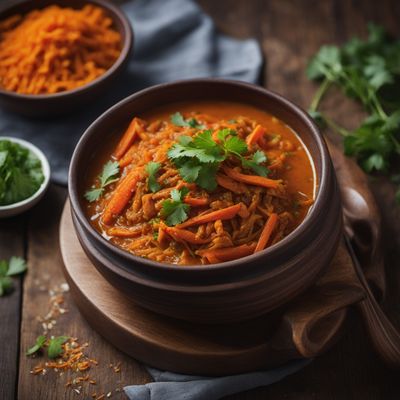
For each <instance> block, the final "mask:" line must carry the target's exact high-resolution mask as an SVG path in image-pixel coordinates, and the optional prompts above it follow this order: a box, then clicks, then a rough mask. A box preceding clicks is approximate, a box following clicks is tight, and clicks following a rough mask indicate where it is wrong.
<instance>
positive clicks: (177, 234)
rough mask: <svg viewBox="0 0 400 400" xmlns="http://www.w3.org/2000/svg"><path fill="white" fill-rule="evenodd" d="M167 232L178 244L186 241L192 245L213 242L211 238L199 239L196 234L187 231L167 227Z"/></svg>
mask: <svg viewBox="0 0 400 400" xmlns="http://www.w3.org/2000/svg"><path fill="white" fill-rule="evenodd" d="M165 231H166V232H167V233H168V235H170V236H171V237H172V238H173V239H174V240H176V241H177V242H181V241H184V242H188V243H192V244H205V243H209V242H210V241H211V238H208V239H201V238H199V237H197V236H196V234H195V233H193V232H190V231H188V230H186V229H178V228H172V227H166V228H165Z"/></svg>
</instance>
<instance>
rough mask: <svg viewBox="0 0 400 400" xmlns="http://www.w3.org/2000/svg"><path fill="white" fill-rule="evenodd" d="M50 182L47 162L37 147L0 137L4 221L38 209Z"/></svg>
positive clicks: (0, 215)
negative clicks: (38, 203) (37, 204)
mask: <svg viewBox="0 0 400 400" xmlns="http://www.w3.org/2000/svg"><path fill="white" fill-rule="evenodd" d="M49 182H50V166H49V163H48V161H47V158H46V157H45V155H44V154H43V153H42V151H41V150H39V149H38V148H37V147H36V146H34V145H33V144H31V143H29V142H27V141H25V140H22V139H17V138H13V137H6V136H0V218H4V217H11V216H13V215H17V214H20V213H22V212H24V211H26V210H28V209H29V208H31V207H32V206H34V205H35V204H36V203H37V202H38V201H39V200H40V199H41V197H42V196H43V194H44V193H45V191H46V189H47V187H48V186H49Z"/></svg>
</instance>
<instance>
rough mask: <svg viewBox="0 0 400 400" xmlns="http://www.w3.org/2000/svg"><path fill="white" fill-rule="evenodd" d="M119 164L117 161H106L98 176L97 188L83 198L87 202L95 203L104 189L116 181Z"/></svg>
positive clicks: (89, 191)
mask: <svg viewBox="0 0 400 400" xmlns="http://www.w3.org/2000/svg"><path fill="white" fill-rule="evenodd" d="M118 174H119V164H118V162H117V161H108V162H107V163H106V164H104V167H103V171H102V173H101V174H100V175H99V177H98V179H99V183H100V186H99V187H94V188H92V189H91V190H88V191H87V192H86V193H85V198H86V200H88V201H89V202H93V201H96V200H98V199H99V198H100V196H101V195H102V194H103V192H104V188H105V187H106V186H108V185H110V184H111V183H113V182H115V181H117V180H118Z"/></svg>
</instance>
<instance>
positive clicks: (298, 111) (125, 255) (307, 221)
mask: <svg viewBox="0 0 400 400" xmlns="http://www.w3.org/2000/svg"><path fill="white" fill-rule="evenodd" d="M213 83H216V84H219V85H222V86H223V85H227V86H232V85H233V86H236V87H237V88H239V89H243V90H249V91H255V92H258V93H259V94H261V95H263V96H267V97H268V98H269V99H270V101H274V102H278V103H280V104H281V105H282V106H283V108H286V110H288V111H290V112H291V113H292V114H294V115H295V116H296V117H297V118H299V119H301V120H302V122H303V123H304V124H305V125H306V126H307V128H308V129H309V131H310V132H311V133H312V137H313V140H314V142H315V144H316V145H317V146H316V147H317V149H318V153H319V155H320V159H321V174H320V180H319V184H318V187H317V190H316V198H315V202H314V204H313V206H312V207H311V209H310V211H309V212H308V214H307V215H306V217H305V218H304V220H303V221H302V222H301V223H300V225H299V226H297V227H296V228H295V229H294V230H293V231H292V232H291V233H290V234H289V235H288V236H286V237H285V238H283V239H282V240H280V241H279V242H277V243H275V244H274V245H272V246H270V247H268V248H266V249H264V250H262V251H260V252H257V253H255V254H251V255H249V256H246V257H241V258H238V259H235V260H232V261H225V262H221V263H218V264H207V265H201V264H196V265H190V267H188V268H182V266H178V265H175V264H168V263H161V262H157V261H153V260H150V259H146V258H143V257H139V256H135V255H134V254H132V253H129V252H128V251H125V250H123V249H121V248H119V247H117V246H116V245H114V244H112V243H111V242H109V241H108V240H106V239H105V238H104V237H103V236H102V235H101V234H100V233H99V232H98V231H97V230H95V229H94V228H93V226H92V225H91V224H90V222H89V220H88V219H87V217H86V215H85V212H84V211H83V209H82V207H81V203H80V200H79V195H78V193H77V181H78V178H77V175H78V174H77V173H75V172H74V171H75V170H76V169H77V168H76V164H77V162H78V160H79V154H80V153H81V151H82V148H83V147H84V146H85V144H86V142H87V141H88V140H89V139H90V138H91V136H92V135H93V134H94V132H96V130H97V129H98V128H99V127H100V126H101V124H102V122H103V120H106V119H108V118H109V116H110V115H112V114H113V113H114V112H116V111H117V110H118V109H119V108H120V107H123V106H124V105H126V104H129V103H130V102H132V101H134V100H136V99H138V98H140V97H143V96H147V95H148V94H151V93H153V92H157V91H158V90H163V89H168V88H171V87H177V86H184V85H192V84H197V85H202V84H213ZM239 102H240V101H239ZM310 156H311V154H310ZM330 165H331V164H330V156H329V153H328V149H327V146H326V144H325V141H324V139H323V138H322V135H321V133H320V131H319V129H318V127H317V126H316V124H315V123H314V121H313V120H312V119H311V117H310V116H309V115H308V114H307V113H306V112H305V111H304V110H303V109H302V108H300V107H299V106H297V105H295V104H294V103H293V102H291V101H290V100H288V99H286V98H285V97H283V96H281V95H280V94H278V93H275V92H274V91H271V90H268V89H265V88H264V87H261V86H258V85H255V84H251V83H247V82H242V81H237V80H229V79H221V78H195V79H183V80H178V81H173V82H168V83H162V84H158V85H154V86H151V87H149V88H146V89H143V90H141V91H138V92H136V93H134V94H132V95H130V96H128V97H126V98H125V99H123V100H121V101H119V102H118V103H116V104H115V105H114V106H112V107H110V108H109V109H108V110H106V111H105V112H104V113H103V114H102V115H100V116H99V117H98V118H97V119H96V120H95V121H94V122H93V123H92V124H91V125H90V126H89V127H88V128H87V129H86V131H85V132H84V133H83V135H82V136H81V138H80V140H79V141H78V143H77V145H76V147H75V150H74V153H73V155H72V158H71V163H70V168H69V174H68V193H69V199H70V201H71V210H72V212H74V214H75V215H76V217H77V220H78V222H79V223H80V224H82V225H83V227H84V228H85V230H86V231H87V232H89V234H90V235H91V236H92V237H93V238H95V239H96V240H97V241H98V242H100V243H101V244H103V245H105V246H106V247H107V248H108V249H109V250H110V251H111V252H112V253H116V254H117V255H118V256H119V257H121V258H122V259H126V260H128V261H130V262H131V263H132V265H134V264H135V263H139V264H142V265H143V264H144V265H146V267H148V268H153V269H154V270H156V271H158V272H164V271H175V272H177V271H185V273H186V274H190V273H193V274H195V273H204V274H206V273H207V272H210V271H222V270H226V269H228V268H231V267H237V266H240V264H244V263H248V262H255V261H257V260H260V259H265V258H266V257H267V256H271V255H272V254H279V253H280V252H281V251H282V250H284V249H285V247H286V246H288V244H290V243H293V242H294V241H295V240H296V238H298V237H299V236H301V235H302V234H303V233H304V232H305V231H307V230H308V229H309V228H310V227H312V226H313V224H315V223H316V222H317V221H318V216H319V214H320V212H321V210H322V208H323V206H324V204H325V201H326V199H327V191H326V187H327V186H328V185H329V179H330Z"/></svg>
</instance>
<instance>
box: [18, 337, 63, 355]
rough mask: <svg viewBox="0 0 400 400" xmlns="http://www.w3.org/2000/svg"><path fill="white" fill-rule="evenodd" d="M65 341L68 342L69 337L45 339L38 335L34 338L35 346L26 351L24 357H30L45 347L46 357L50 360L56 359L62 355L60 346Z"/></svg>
mask: <svg viewBox="0 0 400 400" xmlns="http://www.w3.org/2000/svg"><path fill="white" fill-rule="evenodd" d="M67 340H69V336H57V337H51V338H50V339H47V338H46V336H44V335H40V336H38V337H37V338H36V342H35V344H34V345H33V346H32V347H30V348H29V349H28V350H27V352H26V355H27V356H30V355H32V354H35V353H37V352H38V351H39V350H41V349H43V348H44V347H47V356H48V357H49V358H52V359H54V358H57V357H59V356H61V354H62V353H63V348H62V345H63V344H64V343H65V342H66V341H67Z"/></svg>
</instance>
